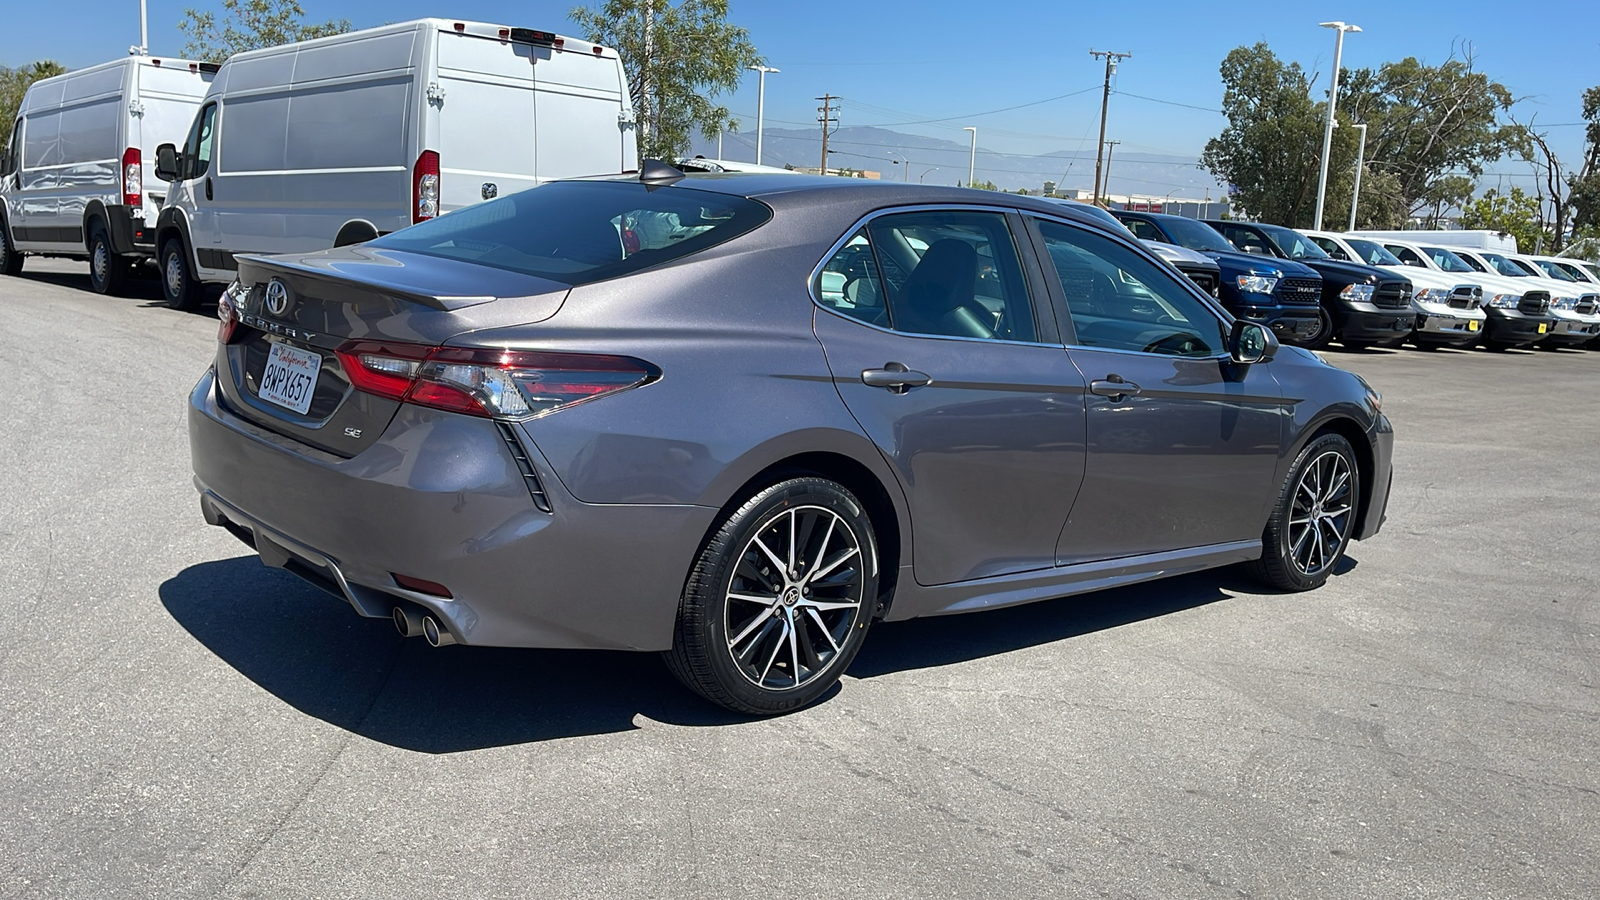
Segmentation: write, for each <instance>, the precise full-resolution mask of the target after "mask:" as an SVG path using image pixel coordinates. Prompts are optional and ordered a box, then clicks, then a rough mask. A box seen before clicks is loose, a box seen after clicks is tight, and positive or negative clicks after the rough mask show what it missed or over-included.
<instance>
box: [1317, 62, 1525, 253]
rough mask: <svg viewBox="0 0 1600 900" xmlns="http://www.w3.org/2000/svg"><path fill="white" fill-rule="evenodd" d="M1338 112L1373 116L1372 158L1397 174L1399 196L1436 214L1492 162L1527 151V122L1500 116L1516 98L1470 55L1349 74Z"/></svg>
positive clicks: (1416, 209) (1412, 208)
mask: <svg viewBox="0 0 1600 900" xmlns="http://www.w3.org/2000/svg"><path fill="white" fill-rule="evenodd" d="M1339 91H1340V95H1339V107H1338V108H1339V111H1340V113H1341V114H1343V115H1348V116H1349V117H1350V118H1351V119H1353V120H1354V121H1357V122H1365V123H1367V160H1368V162H1369V164H1370V166H1371V168H1372V170H1373V171H1377V172H1383V173H1386V174H1389V175H1393V176H1394V178H1395V180H1396V183H1397V184H1398V186H1399V192H1400V195H1399V202H1400V203H1401V204H1403V205H1404V206H1405V208H1406V211H1407V212H1408V213H1410V214H1412V215H1419V214H1426V216H1427V217H1428V218H1431V219H1433V220H1435V221H1436V220H1437V219H1438V218H1439V216H1440V215H1441V214H1442V213H1443V212H1444V211H1445V210H1446V209H1449V208H1451V207H1454V206H1458V205H1460V204H1462V203H1464V202H1466V200H1467V199H1468V198H1469V197H1471V195H1472V190H1473V188H1474V187H1475V185H1476V183H1477V180H1478V179H1479V178H1480V177H1481V176H1482V175H1483V166H1484V163H1485V162H1487V161H1491V160H1495V159H1499V158H1500V157H1502V156H1505V155H1507V154H1519V155H1525V154H1526V152H1527V148H1528V143H1527V136H1526V132H1525V131H1524V129H1522V128H1521V126H1518V125H1516V124H1515V123H1512V122H1505V123H1503V122H1502V121H1501V119H1502V117H1503V116H1505V115H1506V113H1507V112H1508V111H1509V110H1510V108H1511V104H1512V103H1513V102H1514V98H1513V97H1512V96H1511V91H1510V90H1508V89H1507V88H1506V86H1505V85H1503V84H1500V83H1499V82H1496V81H1491V80H1490V79H1489V78H1488V76H1486V75H1484V74H1483V73H1482V72H1479V71H1477V70H1476V69H1475V68H1474V65H1473V59H1472V56H1471V54H1470V53H1469V54H1467V55H1465V56H1463V57H1460V58H1458V57H1456V56H1455V55H1454V54H1452V55H1451V57H1450V59H1448V60H1446V61H1445V62H1444V63H1443V64H1441V65H1437V66H1428V65H1424V64H1423V63H1421V62H1419V61H1418V60H1417V59H1416V58H1414V57H1407V58H1406V59H1403V60H1400V61H1399V62H1390V63H1384V64H1383V65H1382V66H1380V67H1378V68H1377V69H1356V70H1353V71H1351V72H1347V73H1345V74H1344V75H1343V76H1342V78H1341V80H1340V84H1339Z"/></svg>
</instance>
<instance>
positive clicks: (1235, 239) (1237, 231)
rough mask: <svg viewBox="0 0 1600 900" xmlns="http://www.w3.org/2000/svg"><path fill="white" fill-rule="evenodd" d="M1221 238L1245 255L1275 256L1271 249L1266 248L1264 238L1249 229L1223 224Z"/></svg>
mask: <svg viewBox="0 0 1600 900" xmlns="http://www.w3.org/2000/svg"><path fill="white" fill-rule="evenodd" d="M1221 231H1222V236H1223V237H1225V238H1227V239H1228V240H1229V241H1230V242H1232V244H1233V245H1234V246H1235V247H1238V248H1239V249H1240V250H1241V251H1243V252H1245V253H1254V254H1256V255H1257V256H1275V255H1276V254H1274V253H1273V252H1272V248H1271V247H1268V246H1267V240H1266V238H1264V237H1262V236H1261V235H1259V234H1257V233H1256V232H1255V231H1254V230H1252V229H1249V228H1240V227H1239V226H1237V225H1229V224H1227V223H1223V225H1222V226H1221Z"/></svg>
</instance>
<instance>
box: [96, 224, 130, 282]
mask: <svg viewBox="0 0 1600 900" xmlns="http://www.w3.org/2000/svg"><path fill="white" fill-rule="evenodd" d="M127 281H128V264H127V262H126V261H124V260H123V259H122V257H120V256H118V255H117V251H116V250H114V249H112V247H111V236H110V235H108V234H106V228H105V226H104V225H101V224H99V223H98V222H97V223H95V224H94V225H91V226H89V287H90V288H91V289H93V290H94V292H95V293H96V294H120V293H122V290H123V287H124V286H125V285H126V284H127Z"/></svg>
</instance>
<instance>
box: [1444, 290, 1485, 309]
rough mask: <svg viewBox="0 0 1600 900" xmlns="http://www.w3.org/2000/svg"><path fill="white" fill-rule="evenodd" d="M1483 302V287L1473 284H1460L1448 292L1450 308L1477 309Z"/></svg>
mask: <svg viewBox="0 0 1600 900" xmlns="http://www.w3.org/2000/svg"><path fill="white" fill-rule="evenodd" d="M1482 304H1483V288H1481V287H1478V286H1477V285H1475V284H1472V285H1467V284H1464V285H1461V286H1460V287H1458V288H1456V289H1455V290H1453V291H1451V292H1450V308H1451V309H1477V308H1478V307H1479V306H1481V305H1482Z"/></svg>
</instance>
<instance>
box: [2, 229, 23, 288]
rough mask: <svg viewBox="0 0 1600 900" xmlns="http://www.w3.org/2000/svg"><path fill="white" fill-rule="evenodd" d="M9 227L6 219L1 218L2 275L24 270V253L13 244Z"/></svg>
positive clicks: (14, 273) (15, 273)
mask: <svg viewBox="0 0 1600 900" xmlns="http://www.w3.org/2000/svg"><path fill="white" fill-rule="evenodd" d="M8 228H9V226H8V225H6V222H5V220H4V219H0V275H17V274H20V273H21V272H22V254H21V253H18V252H17V248H15V247H13V246H11V235H10V234H9V233H8V231H7V229H8Z"/></svg>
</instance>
